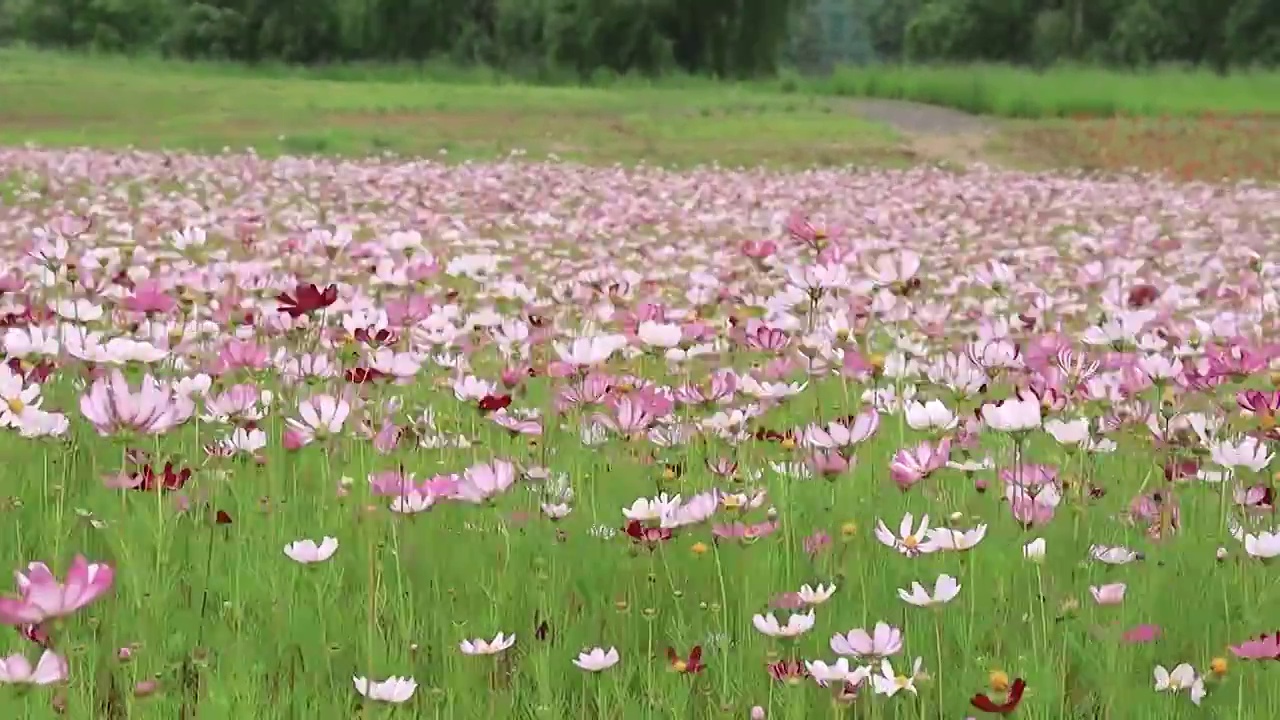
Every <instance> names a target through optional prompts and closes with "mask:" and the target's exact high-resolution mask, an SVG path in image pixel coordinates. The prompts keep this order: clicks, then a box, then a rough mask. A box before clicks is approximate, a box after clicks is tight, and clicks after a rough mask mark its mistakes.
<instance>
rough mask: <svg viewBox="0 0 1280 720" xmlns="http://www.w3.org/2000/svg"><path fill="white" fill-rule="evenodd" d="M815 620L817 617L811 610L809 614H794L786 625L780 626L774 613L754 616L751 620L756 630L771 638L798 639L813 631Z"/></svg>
mask: <svg viewBox="0 0 1280 720" xmlns="http://www.w3.org/2000/svg"><path fill="white" fill-rule="evenodd" d="M815 620H816V617H815V616H814V614H813V610H812V609H810V610H809V612H807V613H804V614H801V613H792V615H791V617H789V618H787V624H786V625H782V624H780V623H779V622H778V618H777V617H776V616H774V614H773V613H769V614H767V615H754V616H752V618H751V623H752V624H753V625H755V626H756V630H759V631H760V632H761V633H763V634H765V635H768V636H769V637H798V636H800V635H803V634H804V633H807V632H809V630H811V629H813V623H814V622H815Z"/></svg>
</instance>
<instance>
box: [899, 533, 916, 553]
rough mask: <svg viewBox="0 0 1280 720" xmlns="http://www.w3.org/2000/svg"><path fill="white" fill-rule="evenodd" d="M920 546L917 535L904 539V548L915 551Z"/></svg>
mask: <svg viewBox="0 0 1280 720" xmlns="http://www.w3.org/2000/svg"><path fill="white" fill-rule="evenodd" d="M919 545H920V540H919V538H917V537H916V536H915V535H908V536H906V537H904V538H902V546H903V547H905V548H906V549H908V550H915V549H916V548H917V547H919Z"/></svg>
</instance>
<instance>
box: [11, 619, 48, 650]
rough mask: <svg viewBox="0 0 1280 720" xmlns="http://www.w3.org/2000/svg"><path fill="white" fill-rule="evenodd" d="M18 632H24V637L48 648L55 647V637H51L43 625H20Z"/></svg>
mask: <svg viewBox="0 0 1280 720" xmlns="http://www.w3.org/2000/svg"><path fill="white" fill-rule="evenodd" d="M18 632H20V633H22V637H24V638H26V639H27V640H30V641H31V642H33V643H35V644H37V645H39V646H40V647H42V648H44V649H46V650H51V649H53V639H52V638H51V637H49V632H48V631H47V630H45V629H44V627H43V626H42V625H39V624H34V625H19V626H18Z"/></svg>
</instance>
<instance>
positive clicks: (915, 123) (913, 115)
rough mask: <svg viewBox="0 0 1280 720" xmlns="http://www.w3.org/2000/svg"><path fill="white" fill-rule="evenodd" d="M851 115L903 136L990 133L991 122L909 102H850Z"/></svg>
mask: <svg viewBox="0 0 1280 720" xmlns="http://www.w3.org/2000/svg"><path fill="white" fill-rule="evenodd" d="M850 109H851V110H852V111H853V112H854V114H856V115H859V116H861V117H864V118H866V119H867V120H871V121H873V122H878V123H883V124H885V125H888V126H889V127H891V128H893V129H894V130H897V131H898V132H900V133H902V134H904V135H972V134H985V133H987V132H990V131H991V130H992V129H993V128H994V127H995V123H994V122H993V121H991V120H989V119H988V118H984V117H980V116H978V115H970V114H969V113H967V112H964V111H963V110H954V109H952V108H947V107H941V106H939V105H926V104H924V103H918V102H911V101H909V100H884V99H879V98H862V99H858V100H853V101H852V102H851V105H850Z"/></svg>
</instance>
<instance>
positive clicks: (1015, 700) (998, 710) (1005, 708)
mask: <svg viewBox="0 0 1280 720" xmlns="http://www.w3.org/2000/svg"><path fill="white" fill-rule="evenodd" d="M1026 689H1027V681H1026V680H1023V679H1022V678H1017V679H1015V680H1014V681H1013V685H1011V686H1010V687H1009V695H1008V697H1006V698H1005V701H1004V702H1002V703H998V702H996V701H994V700H992V699H991V698H989V697H987V696H986V694H984V693H978V694H977V695H974V696H973V698H972V699H970V700H969V704H970V705H972V706H974V707H976V708H978V709H979V710H981V711H982V712H985V713H993V714H995V715H1008V714H1009V713H1011V712H1013V711H1014V710H1017V709H1018V705H1019V704H1020V703H1021V702H1022V693H1023V692H1025V691H1026Z"/></svg>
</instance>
